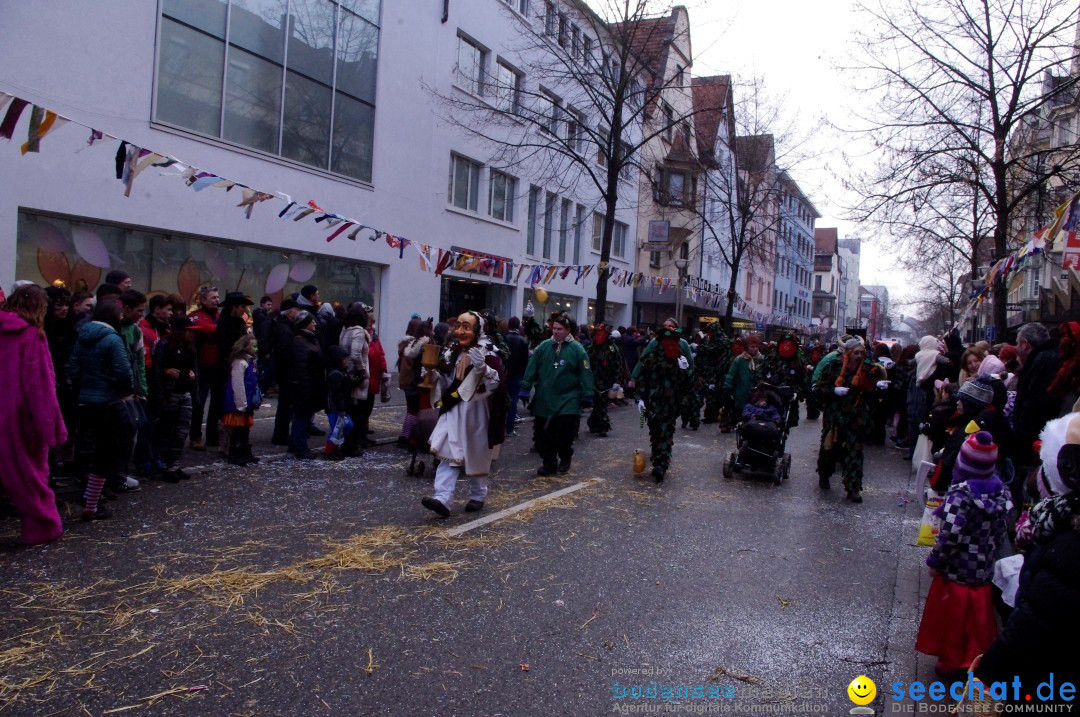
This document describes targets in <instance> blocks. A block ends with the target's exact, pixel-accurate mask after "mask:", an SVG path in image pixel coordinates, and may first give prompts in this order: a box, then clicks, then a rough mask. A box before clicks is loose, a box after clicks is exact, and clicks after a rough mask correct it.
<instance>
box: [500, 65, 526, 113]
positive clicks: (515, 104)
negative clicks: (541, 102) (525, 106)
mask: <svg viewBox="0 0 1080 717" xmlns="http://www.w3.org/2000/svg"><path fill="white" fill-rule="evenodd" d="M494 91H495V106H496V107H498V108H499V109H500V110H502V111H503V112H511V113H513V114H517V112H518V111H519V109H520V108H521V73H520V72H518V71H517V70H515V69H514V68H513V67H511V66H510V65H508V64H507V63H506V62H505V61H503V60H499V62H498V63H496V65H495V87H494Z"/></svg>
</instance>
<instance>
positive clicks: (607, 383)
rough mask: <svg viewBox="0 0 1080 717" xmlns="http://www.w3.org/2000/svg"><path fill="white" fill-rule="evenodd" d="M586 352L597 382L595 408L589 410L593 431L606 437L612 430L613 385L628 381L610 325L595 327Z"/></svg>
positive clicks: (594, 397) (594, 396)
mask: <svg viewBox="0 0 1080 717" xmlns="http://www.w3.org/2000/svg"><path fill="white" fill-rule="evenodd" d="M586 353H587V354H588V355H589V363H590V364H591V365H592V373H593V379H594V381H595V385H596V390H595V392H594V394H593V405H592V411H591V412H590V413H589V432H590V433H598V434H600V435H601V436H606V435H607V434H608V431H610V430H611V419H610V418H609V417H608V397H607V392H608V389H610V388H611V387H612V386H614V385H615V384H617V383H618V384H621V383H622V382H623V381H624V380H625V377H626V364H625V363H624V362H623V355H622V351H620V350H619V345H618V344H617V343H615V342H614V341H612V340H611V339H610V333H609V332H608V327H607V326H605V325H604V324H598V325H597V326H596V328H595V329H593V341H592V343H591V344H589V347H588V348H587V349H586Z"/></svg>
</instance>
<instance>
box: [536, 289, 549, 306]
mask: <svg viewBox="0 0 1080 717" xmlns="http://www.w3.org/2000/svg"><path fill="white" fill-rule="evenodd" d="M533 296H534V297H536V300H537V301H538V302H539V303H541V304H546V303H547V299H548V297H547V291H546V290H545V289H544V288H543V287H538V288H536V289H533Z"/></svg>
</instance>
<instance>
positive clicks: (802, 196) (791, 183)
mask: <svg viewBox="0 0 1080 717" xmlns="http://www.w3.org/2000/svg"><path fill="white" fill-rule="evenodd" d="M780 181H781V182H783V183H784V184H785V185H787V187H788V189H790V190H792V191H793V193H794V194H795V196H797V197H798V198H799V201H801V202H802V203H803V204H805V205H806V207H807V208H808V209H809V210H810V213H811V214H812V215H813V217H814V219H821V213H820V212H818V210H817V207H815V206H814V203H813V202H811V201H810V197H808V196H806V193H805V192H803V190H802V187H800V186H799V183H798V182H796V181H795V178H794V177H792V176H791V175H790V174H788V171H787V170H786V169H785V170H784V171H783V172H781V173H780Z"/></svg>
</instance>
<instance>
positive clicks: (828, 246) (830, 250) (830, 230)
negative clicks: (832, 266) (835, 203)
mask: <svg viewBox="0 0 1080 717" xmlns="http://www.w3.org/2000/svg"><path fill="white" fill-rule="evenodd" d="M839 233H840V232H839V230H837V229H836V227H825V228H822V229H815V230H814V251H815V252H817V253H818V254H835V253H836V246H837V242H838V241H839Z"/></svg>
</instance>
